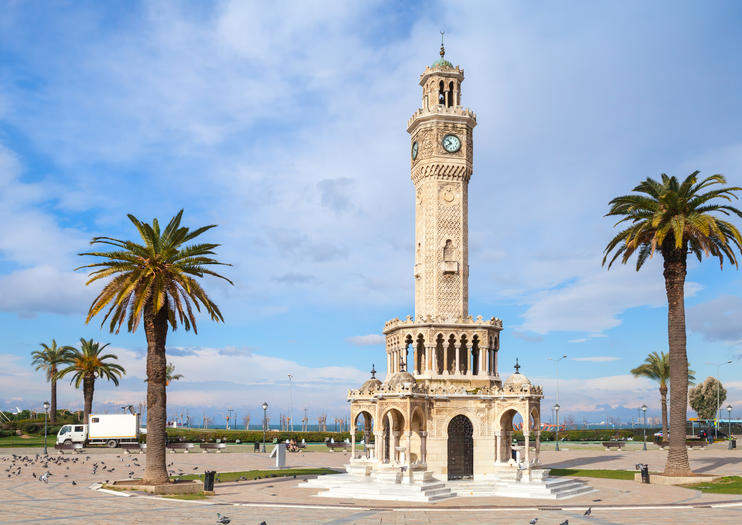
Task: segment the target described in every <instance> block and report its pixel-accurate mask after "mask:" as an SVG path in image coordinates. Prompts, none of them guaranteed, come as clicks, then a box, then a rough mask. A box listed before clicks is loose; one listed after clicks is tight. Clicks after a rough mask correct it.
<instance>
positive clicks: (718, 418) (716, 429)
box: [706, 361, 732, 439]
mask: <svg viewBox="0 0 742 525" xmlns="http://www.w3.org/2000/svg"><path fill="white" fill-rule="evenodd" d="M706 364H707V365H713V366H715V367H716V410H714V415H715V416H716V422H715V424H714V439H716V438H718V437H719V422H720V421H721V402H720V401H719V389H721V381H720V380H719V369H720V368H721V367H722V366H724V365H731V364H732V362H731V361H726V362H724V363H709V362H707V363H706Z"/></svg>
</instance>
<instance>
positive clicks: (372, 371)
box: [371, 363, 376, 379]
mask: <svg viewBox="0 0 742 525" xmlns="http://www.w3.org/2000/svg"><path fill="white" fill-rule="evenodd" d="M371 379H376V367H375V366H374V365H373V363H372V364H371Z"/></svg>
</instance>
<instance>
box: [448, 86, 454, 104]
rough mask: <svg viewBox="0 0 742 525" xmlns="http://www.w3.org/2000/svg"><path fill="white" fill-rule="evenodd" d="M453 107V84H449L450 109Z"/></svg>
mask: <svg viewBox="0 0 742 525" xmlns="http://www.w3.org/2000/svg"><path fill="white" fill-rule="evenodd" d="M451 106H453V82H450V83H449V84H448V107H451Z"/></svg>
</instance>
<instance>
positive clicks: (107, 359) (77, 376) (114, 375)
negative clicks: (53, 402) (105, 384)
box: [59, 338, 126, 424]
mask: <svg viewBox="0 0 742 525" xmlns="http://www.w3.org/2000/svg"><path fill="white" fill-rule="evenodd" d="M107 346H108V343H106V344H104V345H103V346H101V345H100V343H98V342H96V341H93V340H92V339H90V340H88V341H86V340H85V339H84V338H81V339H80V349H79V350H78V349H77V348H72V351H71V352H70V359H69V366H67V367H66V368H64V369H62V370H60V371H59V377H60V378H62V377H64V376H66V375H68V374H72V380H71V381H70V382H71V383H73V384H74V385H75V388H80V384H82V395H83V399H84V401H85V404H84V407H83V419H82V421H83V423H84V424H87V423H88V416H89V415H90V413H91V412H92V411H93V392H94V391H95V380H96V379H98V378H106V379H108V380H109V381H113V384H114V385H116V386H118V384H119V378H120V377H121V376H123V375H125V374H126V370H124V367H123V366H121V365H120V364H118V363H114V361H117V360H118V357H117V356H116V355H115V354H103V350H105V348H106V347H107Z"/></svg>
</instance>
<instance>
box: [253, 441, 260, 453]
mask: <svg viewBox="0 0 742 525" xmlns="http://www.w3.org/2000/svg"><path fill="white" fill-rule="evenodd" d="M252 450H253V452H260V442H258V441H256V442H255V443H254V444H253V448H252Z"/></svg>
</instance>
